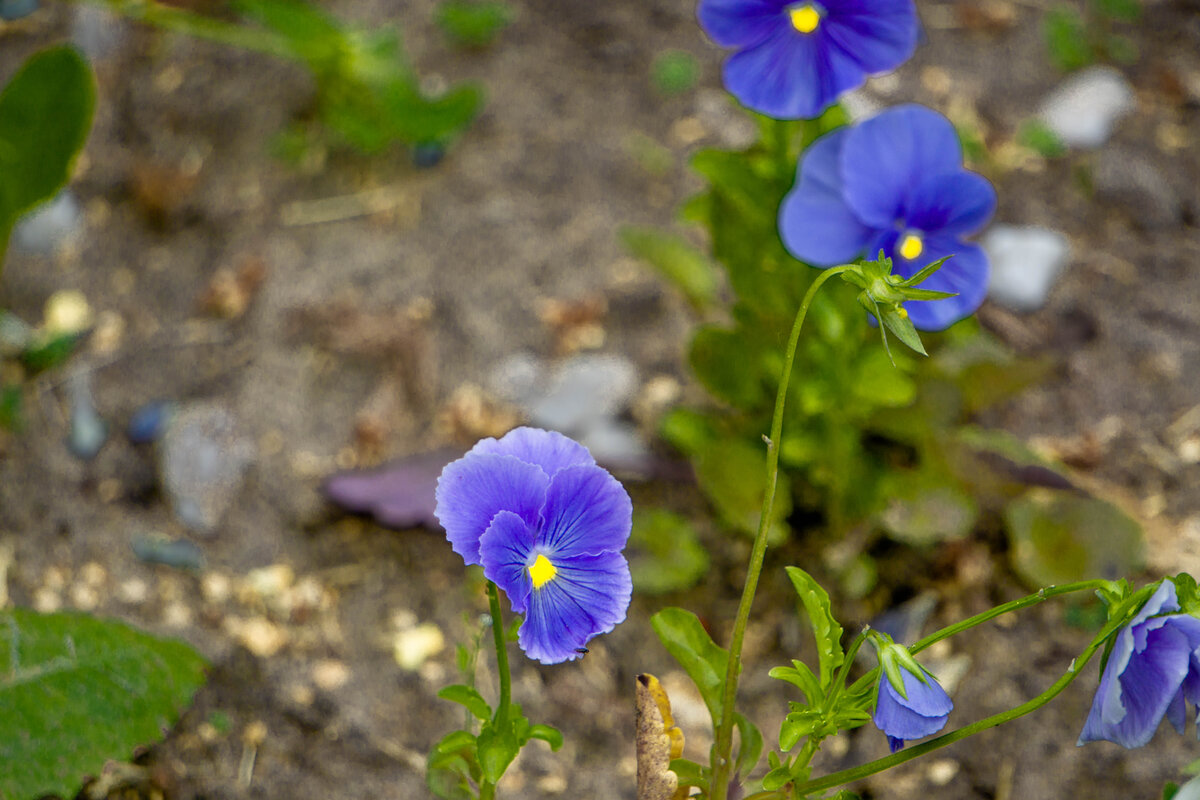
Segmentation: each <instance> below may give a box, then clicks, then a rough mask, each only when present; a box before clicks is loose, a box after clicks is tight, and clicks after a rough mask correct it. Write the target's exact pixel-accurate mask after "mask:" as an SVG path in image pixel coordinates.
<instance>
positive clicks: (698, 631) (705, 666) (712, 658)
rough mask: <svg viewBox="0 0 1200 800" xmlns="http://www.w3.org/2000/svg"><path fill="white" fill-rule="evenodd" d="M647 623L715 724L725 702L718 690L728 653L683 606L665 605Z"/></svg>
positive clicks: (722, 684)
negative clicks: (698, 694) (700, 699)
mask: <svg viewBox="0 0 1200 800" xmlns="http://www.w3.org/2000/svg"><path fill="white" fill-rule="evenodd" d="M650 626H651V627H652V628H654V633H655V634H657V636H658V640H659V641H660V642H662V644H663V647H665V648H667V652H668V653H670V654H671V656H672V657H673V658H674V659H675V660H676V661H678V662H679V665H680V666H681V667H683V669H684V671H685V672H686V673H687V674H688V677H690V678H691V679H692V683H694V684H696V688H697V689H699V690H700V696H701V697H703V698H704V704H705V705H706V706H708V713H709V714H710V715H712V719H713V725H714V726H715V725H716V723H717V720H719V719H720V718H721V708H722V706H723V705H724V701H723V698H722V696H721V691H722V689H723V687H724V682H725V670H726V668H727V665H728V663H729V652H728V651H726V650H725V649H724V648H722V647H718V646H717V645H716V644H715V643H714V642H713V640H712V637H711V636H709V635H708V631H706V630H704V626H703V625H702V624H701V623H700V619H699V618H698V617H697V616H696V615H695V614H693V613H692V612H690V611H685V610H684V609H682V608H664V609H663V610H662V611H660V612H658V613H657V614H655V615H654V616H653V617H651V618H650Z"/></svg>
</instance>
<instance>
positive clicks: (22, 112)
mask: <svg viewBox="0 0 1200 800" xmlns="http://www.w3.org/2000/svg"><path fill="white" fill-rule="evenodd" d="M95 105H96V86H95V79H94V78H93V77H92V71H91V68H90V67H88V64H87V62H86V61H85V60H84V59H83V57H82V56H80V55H79V53H77V52H76V51H75V50H74V49H72V48H70V47H52V48H50V49H48V50H43V51H41V52H40V53H36V54H34V55H33V56H32V57H30V58H29V60H27V61H26V62H25V63H24V64H23V65H22V66H21V69H20V70H18V71H17V74H16V75H14V76H13V78H12V80H10V81H9V82H8V85H7V86H5V87H4V91H3V92H0V267H2V266H3V258H4V251H5V249H6V247H7V245H8V237H9V235H10V234H11V233H12V227H13V225H14V224H15V223H16V221H17V217H19V216H20V215H21V214H23V213H24V212H26V211H28V210H29V209H31V208H33V207H34V206H36V205H38V204H39V203H42V202H44V201H46V200H49V199H50V198H52V197H54V195H55V194H57V193H58V190H59V189H61V188H62V187H63V185H64V184H66V182H67V179H68V178H69V177H70V175H71V168H72V166H73V165H74V163H75V157H76V156H77V155H78V153H79V151H80V150H81V149H83V144H84V142H85V141H87V135H88V131H89V130H90V128H91V126H92V112H93V110H94V109H95Z"/></svg>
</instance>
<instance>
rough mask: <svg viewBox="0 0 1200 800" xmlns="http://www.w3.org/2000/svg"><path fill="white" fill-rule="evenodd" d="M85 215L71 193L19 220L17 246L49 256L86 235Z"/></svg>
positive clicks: (16, 231) (67, 192)
mask: <svg viewBox="0 0 1200 800" xmlns="http://www.w3.org/2000/svg"><path fill="white" fill-rule="evenodd" d="M82 223H83V211H82V209H80V207H79V201H78V200H76V199H75V195H73V194H71V190H70V189H63V190H62V191H61V192H59V193H58V195H57V196H56V197H55V198H54V199H53V200H50V201H48V202H45V203H43V204H42V205H40V206H38V207H37V208H34V209H33V210H32V211H30V212H29V213H27V214H26V215H25V216H23V217H21V218H20V219H19V220H17V224H16V225H15V226H14V227H13V244H15V245H16V246H17V247H19V248H20V249H22V250H25V251H27V252H30V253H41V254H43V255H49V254H50V253H53V252H54V251H55V250H57V249H58V248H59V247H62V246H63V245H65V244H69V243H70V241H71V240H72V239H74V238H75V237H77V236H79V234H80V232H81V231H82V227H83V226H82Z"/></svg>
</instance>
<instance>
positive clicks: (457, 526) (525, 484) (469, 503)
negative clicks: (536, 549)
mask: <svg viewBox="0 0 1200 800" xmlns="http://www.w3.org/2000/svg"><path fill="white" fill-rule="evenodd" d="M549 485H550V477H549V476H548V475H547V474H546V473H545V472H543V471H542V469H541V468H540V467H539V466H537V465H536V464H530V463H527V462H525V461H522V460H520V459H519V458H516V457H514V456H507V455H493V454H489V453H481V452H478V451H477V450H472V451H471V452H469V453H467V454H466V455H465V456H463V457H462V458H460V459H458V460H457V461H454V462H452V463H450V464H447V465H446V468H445V469H443V470H442V475H441V477H440V478H438V484H437V490H436V491H435V492H434V497H435V498H436V500H437V506H436V508H435V509H434V513H435V514H436V515H437V518H438V521H439V522H441V523H442V527H443V528H445V529H446V538H447V539H449V540H450V546H451V547H452V548H454V552H456V553H458V554H459V555H461V556H462V557H463V560H464V561H466V562H467V563H468V564H478V563H479V537H480V536H482V535H483V532H484V531H486V530H487V529H488V526H489V525H490V524H491V523H492V518H493V517H495V516H496V513H497V512H499V511H511V512H513V513H514V514H516V515H517V516H519V517H520V518H521V519H523V520H524V521H525V522H526V524H528V525H530V526H533V527H536V526H537V524H538V520H539V513H538V512H539V511H540V509H541V507H542V504H543V503H544V502H545V500H546V489H547V488H548V487H549Z"/></svg>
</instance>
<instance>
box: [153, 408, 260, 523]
mask: <svg viewBox="0 0 1200 800" xmlns="http://www.w3.org/2000/svg"><path fill="white" fill-rule="evenodd" d="M158 456H159V461H158V468H159V477H160V480H161V481H162V486H163V489H164V490H165V491H166V494H167V497H168V498H169V499H170V502H171V508H172V510H173V511H174V512H175V516H176V517H177V518H178V519H179V521H180V522H182V523H183V524H184V525H186V526H187V527H189V528H191V529H192V530H194V531H195V532H197V533H201V534H212V533H214V532H215V530H216V528H217V525H218V524H220V522H221V518H222V517H223V516H224V515H225V512H226V510H227V509H228V508H229V506H230V504H231V503H232V502H233V499H234V497H236V495H237V492H238V490H239V489H240V488H241V486H242V481H243V479H244V478H245V474H246V469H247V467H249V466H250V463H251V462H252V461H253V459H254V446H253V444H252V443H251V441H250V440H249V439H247V438H245V437H244V436H243V435H242V434H241V433H240V432H239V430H238V426H237V421H236V420H235V419H234V416H233V414H232V413H231V412H230V411H229V410H228V409H226V408H224V407H223V406H219V405H216V404H211V403H201V404H197V405H193V406H187V407H184V408H182V409H180V411H179V413H178V414H177V415H176V416H175V418H174V420H172V422H171V425H170V427H168V428H167V430H166V432H165V433H164V434H163V437H162V439H161V440H160V441H159V451H158Z"/></svg>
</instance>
